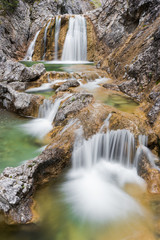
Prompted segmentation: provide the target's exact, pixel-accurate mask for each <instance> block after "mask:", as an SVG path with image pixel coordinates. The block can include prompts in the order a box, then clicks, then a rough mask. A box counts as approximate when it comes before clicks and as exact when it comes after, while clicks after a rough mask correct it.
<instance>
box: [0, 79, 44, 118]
mask: <svg viewBox="0 0 160 240" xmlns="http://www.w3.org/2000/svg"><path fill="white" fill-rule="evenodd" d="M43 99H44V97H42V96H37V95H32V94H27V93H23V92H17V91H15V90H14V89H12V88H11V87H10V86H9V85H7V84H5V83H0V104H1V105H2V106H3V107H5V108H6V109H8V110H10V111H13V112H16V113H18V114H21V115H24V116H34V117H35V116H37V114H38V109H39V105H40V104H41V103H42V101H43Z"/></svg>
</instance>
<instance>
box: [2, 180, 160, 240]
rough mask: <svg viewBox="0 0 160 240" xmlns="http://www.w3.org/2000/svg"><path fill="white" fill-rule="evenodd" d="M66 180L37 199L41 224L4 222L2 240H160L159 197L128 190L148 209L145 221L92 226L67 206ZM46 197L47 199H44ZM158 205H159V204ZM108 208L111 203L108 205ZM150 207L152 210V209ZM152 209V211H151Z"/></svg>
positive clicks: (130, 220)
mask: <svg viewBox="0 0 160 240" xmlns="http://www.w3.org/2000/svg"><path fill="white" fill-rule="evenodd" d="M64 180H65V179H64V176H63V177H61V179H59V180H58V182H55V181H54V182H52V183H50V185H49V186H46V187H44V188H43V189H41V190H39V192H37V195H36V199H37V201H38V207H37V211H38V213H39V216H40V220H39V222H38V223H37V224H29V225H26V226H23V225H22V226H14V225H13V226H8V225H6V224H4V223H3V219H0V235H1V238H0V239H2V240H3V239H4V240H5V239H7V240H22V239H23V240H35V239H36V238H37V239H39V240H53V239H54V240H158V239H159V238H158V233H157V232H156V230H155V229H154V219H155V218H156V219H157V217H159V218H160V214H159V210H158V209H159V208H158V203H160V201H159V196H156V197H155V199H154V200H153V199H152V198H150V196H148V195H147V194H142V193H139V190H138V189H137V188H136V187H135V186H133V185H132V186H131V185H130V186H127V187H128V189H127V191H128V192H129V190H130V191H131V192H132V194H133V195H135V196H136V198H137V199H139V202H141V203H142V204H143V206H144V207H145V208H146V209H147V211H148V212H150V211H151V209H153V211H152V212H150V213H147V214H146V216H145V218H141V217H139V216H136V215H135V216H130V218H127V219H125V220H120V221H115V222H114V223H110V224H103V225H98V224H89V223H87V222H86V221H83V220H80V219H78V218H77V216H75V214H74V212H72V210H71V208H70V206H69V205H66V204H64V201H63V199H64V196H63V195H62V193H61V192H60V191H59V188H60V186H61V184H62V182H64ZM44 196H45V198H44ZM157 202H158V203H157ZM106 204H107V203H106ZM149 205H150V206H149ZM151 206H152V207H151Z"/></svg>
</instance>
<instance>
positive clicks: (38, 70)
mask: <svg viewBox="0 0 160 240" xmlns="http://www.w3.org/2000/svg"><path fill="white" fill-rule="evenodd" d="M45 71H46V70H45V67H44V65H43V64H42V63H39V64H35V65H33V66H32V67H30V68H29V67H25V66H24V65H23V64H21V63H18V62H13V61H11V60H7V61H6V62H4V63H0V81H1V82H7V83H10V82H29V81H34V80H36V79H38V78H39V77H40V76H41V75H42V74H44V73H45Z"/></svg>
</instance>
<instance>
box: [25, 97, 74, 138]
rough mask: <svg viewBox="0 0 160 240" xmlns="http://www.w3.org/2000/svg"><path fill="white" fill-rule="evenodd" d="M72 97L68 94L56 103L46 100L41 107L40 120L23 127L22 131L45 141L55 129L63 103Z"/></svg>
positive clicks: (34, 120)
mask: <svg viewBox="0 0 160 240" xmlns="http://www.w3.org/2000/svg"><path fill="white" fill-rule="evenodd" d="M71 95H72V94H66V95H65V96H64V97H63V98H57V99H56V100H55V102H54V103H53V102H52V100H49V99H44V101H43V104H42V105H40V107H39V113H38V118H36V119H33V120H31V121H30V122H28V123H26V124H23V125H21V127H22V129H23V130H24V131H25V132H26V133H28V134H30V135H32V136H34V137H38V138H39V139H43V138H44V136H45V135H46V134H48V133H49V132H50V131H51V130H52V128H53V126H52V123H53V121H54V118H55V116H56V114H57V112H58V109H59V106H60V104H61V102H62V101H65V100H66V99H67V98H68V97H70V96H71Z"/></svg>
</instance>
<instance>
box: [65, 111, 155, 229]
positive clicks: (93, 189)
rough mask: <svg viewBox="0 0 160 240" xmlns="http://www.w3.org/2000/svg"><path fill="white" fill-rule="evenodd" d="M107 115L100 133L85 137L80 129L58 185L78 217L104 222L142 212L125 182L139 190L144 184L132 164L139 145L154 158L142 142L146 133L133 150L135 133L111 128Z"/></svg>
mask: <svg viewBox="0 0 160 240" xmlns="http://www.w3.org/2000/svg"><path fill="white" fill-rule="evenodd" d="M110 118H111V114H109V116H108V118H107V119H106V121H105V122H104V124H103V126H102V127H101V129H100V131H99V133H97V134H96V135H94V136H92V137H91V138H90V139H88V140H85V139H84V138H83V132H82V130H81V129H80V131H79V135H78V136H77V137H76V140H75V144H74V149H73V153H72V168H71V170H69V171H68V173H67V175H66V182H65V183H63V185H62V188H61V191H62V193H63V194H64V196H65V199H64V202H65V203H67V205H69V207H70V208H71V210H72V212H73V214H74V215H75V216H76V217H78V219H80V220H81V221H87V222H94V223H98V224H100V223H102V224H103V223H110V222H113V221H117V220H118V218H119V219H120V220H123V219H127V217H128V216H131V215H133V216H135V215H136V216H139V217H143V216H144V211H143V208H142V207H141V206H140V204H139V203H138V202H137V201H136V200H135V199H134V198H133V197H132V196H130V195H129V194H128V193H127V192H126V190H125V185H126V184H133V185H134V187H135V186H137V188H138V189H139V190H140V189H141V190H140V191H141V192H142V194H143V191H144V190H145V188H146V185H145V182H144V180H143V179H142V178H141V177H139V176H138V175H137V170H136V167H135V166H136V164H137V162H136V161H137V159H138V158H139V154H138V156H137V151H140V149H142V148H143V151H144V149H145V151H146V153H147V157H149V158H150V161H151V159H152V161H153V155H151V154H150V153H151V152H150V150H149V149H148V148H147V147H146V146H144V145H143V144H145V145H147V137H146V136H145V135H140V136H139V142H140V146H139V147H138V149H137V151H136V141H135V139H134V135H133V134H132V133H131V132H130V131H129V130H125V129H122V130H116V131H115V130H111V131H110V130H109V119H110ZM106 130H107V132H106V133H104V131H106Z"/></svg>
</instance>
